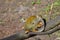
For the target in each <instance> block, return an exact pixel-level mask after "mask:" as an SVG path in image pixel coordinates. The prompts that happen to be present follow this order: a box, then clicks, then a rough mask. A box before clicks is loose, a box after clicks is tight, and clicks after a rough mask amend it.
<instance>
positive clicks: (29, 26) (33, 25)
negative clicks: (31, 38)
mask: <svg viewBox="0 0 60 40" xmlns="http://www.w3.org/2000/svg"><path fill="white" fill-rule="evenodd" d="M42 21H43V20H42V18H41V16H38V15H33V16H30V17H28V18H27V19H26V21H25V24H24V26H23V27H22V29H24V30H25V33H29V32H37V31H38V28H41V27H42V26H43V25H44V24H43V22H42Z"/></svg>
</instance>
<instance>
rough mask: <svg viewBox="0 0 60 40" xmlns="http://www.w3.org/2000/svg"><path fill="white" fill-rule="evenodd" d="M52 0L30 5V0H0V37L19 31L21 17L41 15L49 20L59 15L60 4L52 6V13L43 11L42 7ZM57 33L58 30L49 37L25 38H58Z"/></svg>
mask: <svg viewBox="0 0 60 40" xmlns="http://www.w3.org/2000/svg"><path fill="white" fill-rule="evenodd" d="M34 1H36V0H34ZM53 2H54V0H41V4H36V5H32V0H0V39H1V38H4V37H7V36H10V35H13V34H15V33H17V32H19V31H20V30H21V27H22V26H23V24H24V23H22V22H20V19H21V18H25V19H26V18H27V17H29V16H31V15H41V16H42V17H43V18H45V19H46V20H47V21H49V20H52V19H54V18H55V17H56V16H58V15H60V6H59V7H57V8H53V11H52V14H49V12H48V13H45V10H44V9H45V8H46V7H47V5H48V4H52V3H53ZM49 15H51V17H50V16H49ZM57 34H58V35H57ZM59 35H60V31H59V32H56V33H53V34H51V36H50V37H49V36H48V35H41V36H36V37H33V38H29V39H27V40H35V39H37V38H40V40H58V39H57V37H59ZM59 38H60V37H59ZM59 40H60V39H59Z"/></svg>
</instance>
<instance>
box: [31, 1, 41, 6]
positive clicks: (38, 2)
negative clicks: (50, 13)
mask: <svg viewBox="0 0 60 40" xmlns="http://www.w3.org/2000/svg"><path fill="white" fill-rule="evenodd" d="M40 3H41V0H37V2H34V1H32V5H34V4H40Z"/></svg>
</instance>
